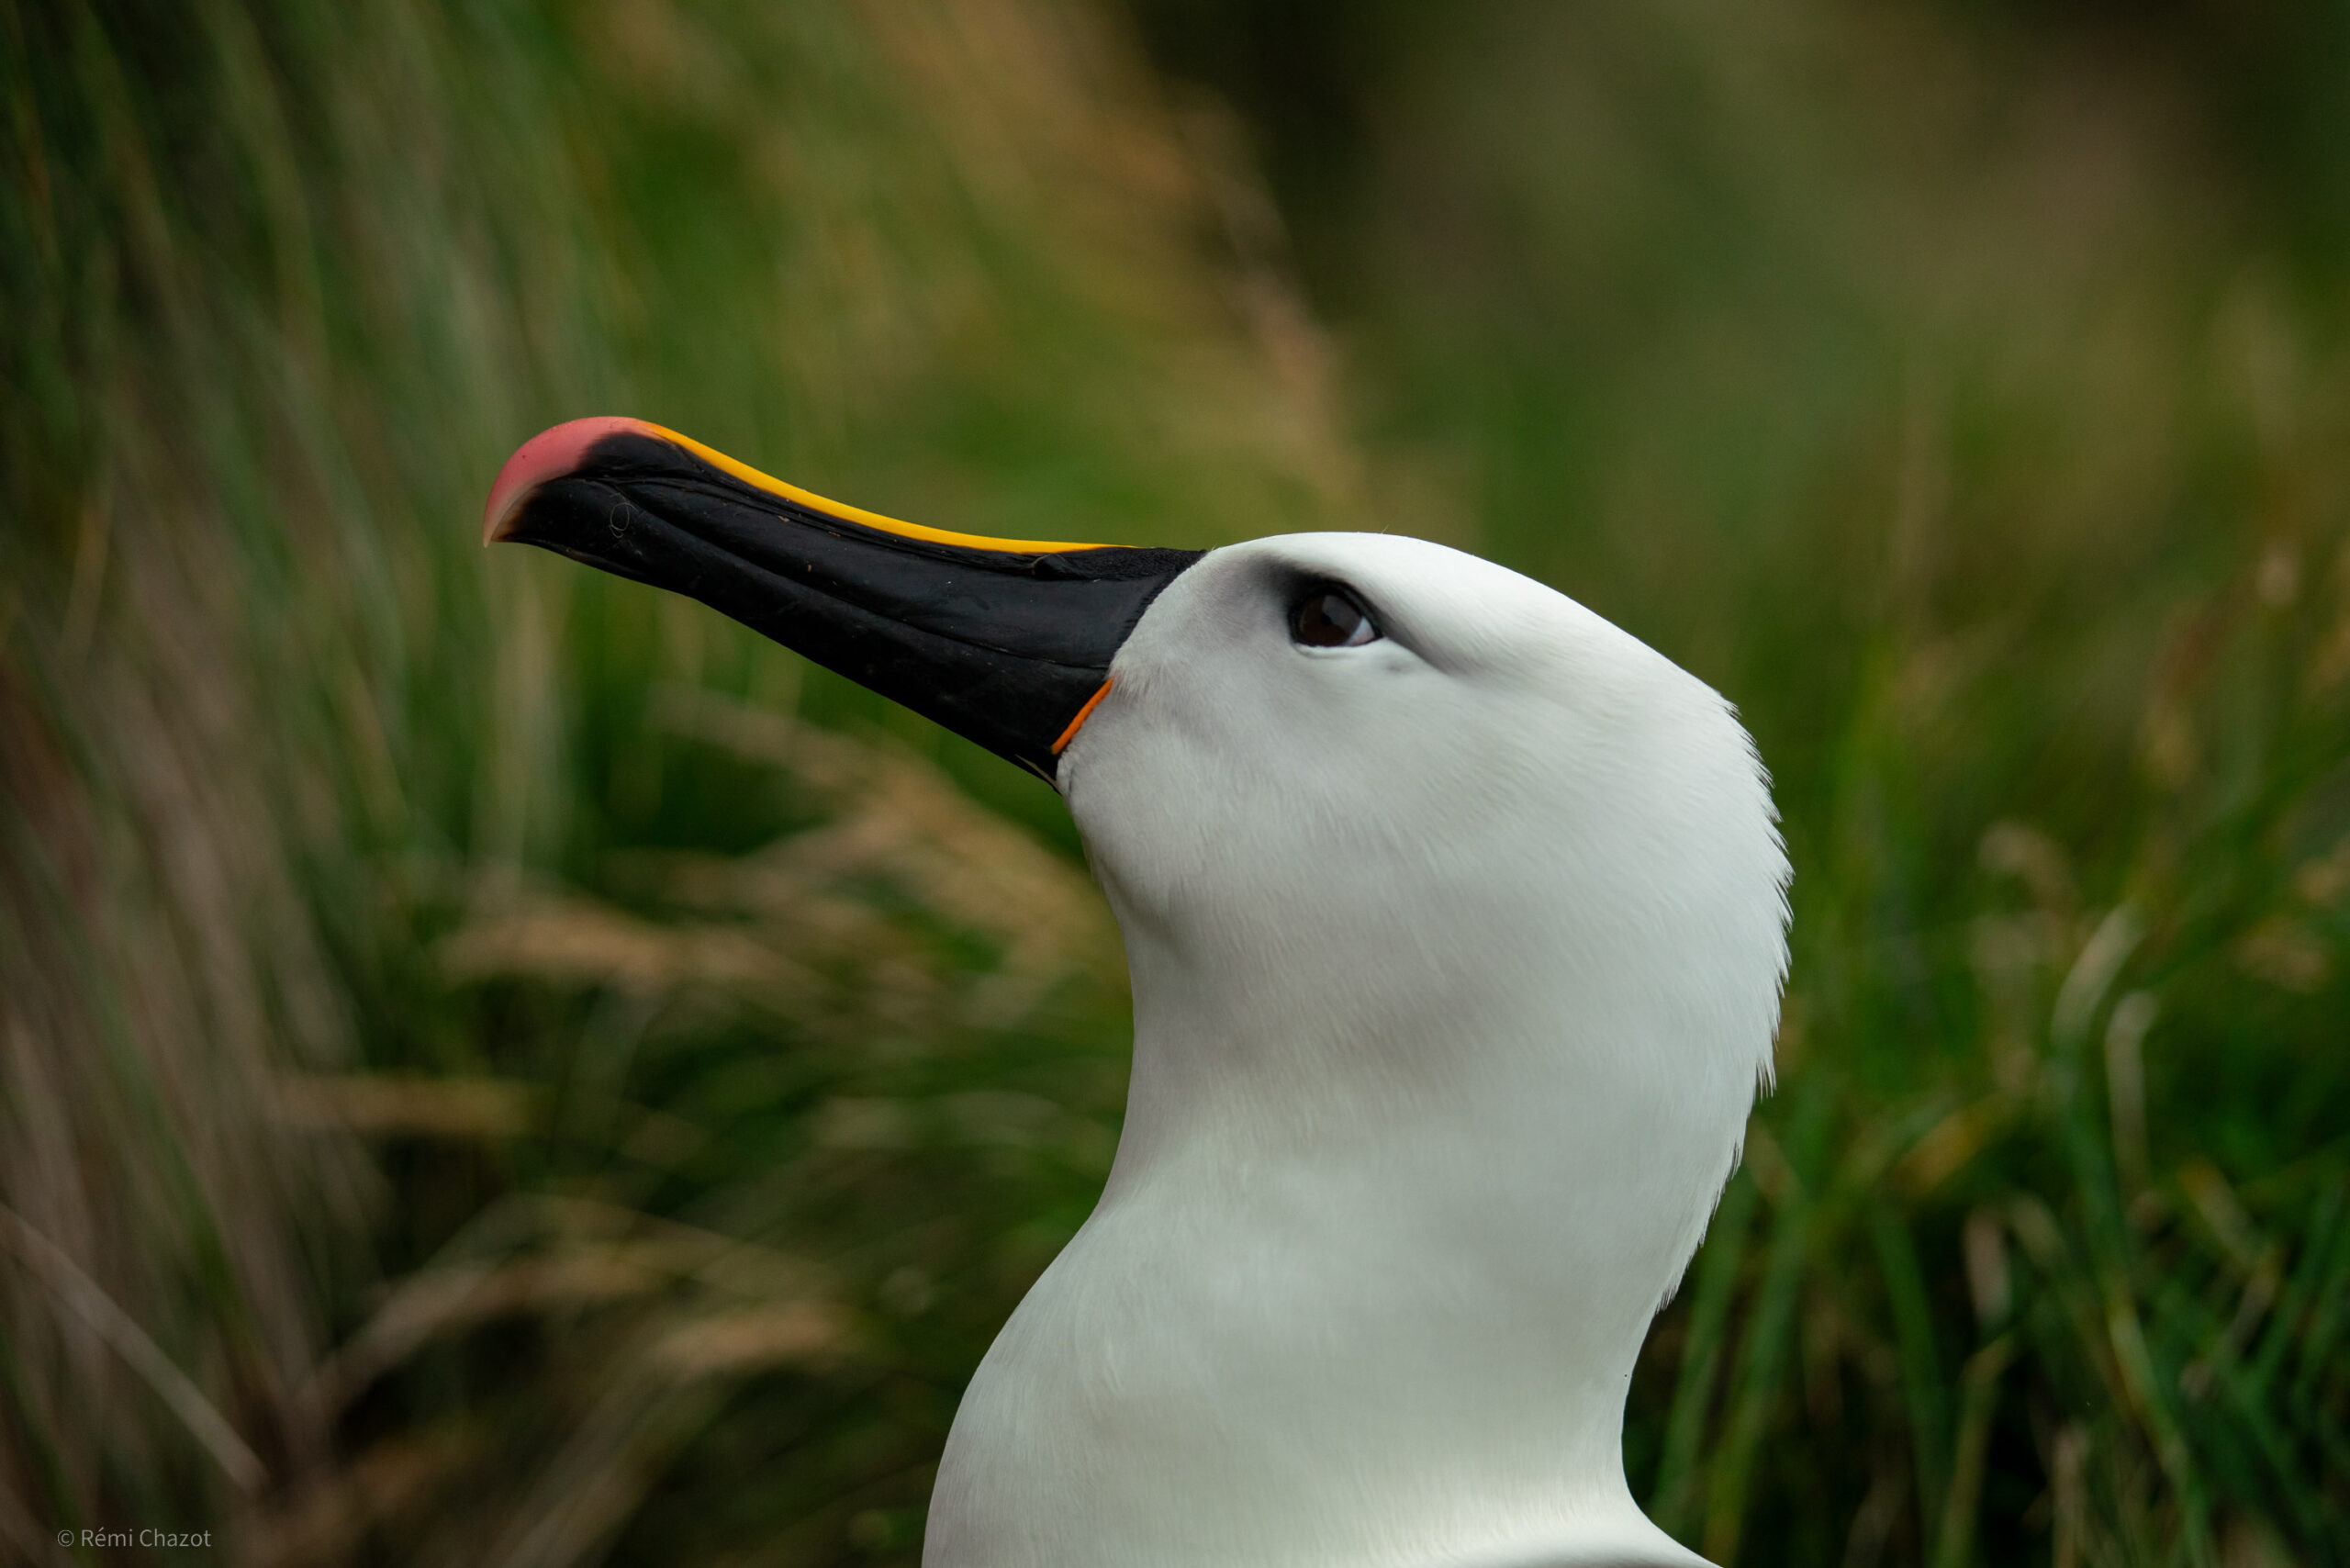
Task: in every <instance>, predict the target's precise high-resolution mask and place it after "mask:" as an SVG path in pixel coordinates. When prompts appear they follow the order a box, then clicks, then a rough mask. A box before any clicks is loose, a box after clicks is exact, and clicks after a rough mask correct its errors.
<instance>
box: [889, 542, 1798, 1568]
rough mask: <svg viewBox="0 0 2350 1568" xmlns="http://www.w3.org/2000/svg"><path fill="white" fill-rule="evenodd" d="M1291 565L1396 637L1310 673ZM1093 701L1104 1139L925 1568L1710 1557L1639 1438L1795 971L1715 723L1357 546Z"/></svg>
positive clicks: (1184, 606) (1396, 1567) (1538, 630)
mask: <svg viewBox="0 0 2350 1568" xmlns="http://www.w3.org/2000/svg"><path fill="white" fill-rule="evenodd" d="M1315 578H1330V579H1335V580H1337V581H1339V582H1343V583H1346V584H1348V585H1350V586H1351V587H1352V588H1353V589H1354V590H1355V591H1356V592H1357V593H1358V594H1359V595H1360V598H1361V599H1363V601H1364V602H1365V603H1367V604H1368V605H1370V606H1371V607H1372V609H1373V610H1374V612H1375V614H1376V615H1377V617H1378V620H1379V622H1380V624H1381V625H1382V628H1383V630H1384V632H1385V633H1386V635H1385V637H1384V639H1383V640H1381V641H1377V642H1373V643H1371V644H1367V645H1365V646H1362V647H1357V648H1339V649H1311V648H1301V647H1299V646H1297V645H1295V644H1293V643H1292V641H1291V638H1290V635H1289V632H1288V627H1287V616H1286V611H1287V609H1288V605H1289V603H1290V601H1291V600H1292V598H1293V597H1294V595H1295V594H1296V592H1297V591H1298V588H1299V587H1300V585H1301V584H1302V583H1303V582H1304V581H1306V580H1309V579H1315ZM1112 674H1113V679H1114V683H1115V684H1114V686H1113V689H1112V690H1111V692H1110V695H1109V697H1108V698H1107V699H1106V700H1104V701H1103V702H1102V705H1101V707H1100V709H1099V710H1098V711H1096V712H1095V713H1094V714H1093V716H1092V718H1091V720H1090V722H1088V723H1087V724H1086V725H1085V727H1084V728H1083V729H1082V730H1081V731H1080V733H1079V734H1078V736H1077V738H1076V740H1075V742H1074V743H1073V744H1072V745H1070V747H1069V751H1068V753H1067V754H1066V755H1065V756H1064V757H1063V759H1062V763H1061V783H1062V787H1063V789H1064V790H1065V791H1066V793H1067V795H1068V798H1069V806H1070V809H1071V810H1072V812H1074V813H1075V815H1076V818H1077V822H1078V825H1079V827H1080V829H1081V830H1082V832H1083V834H1084V836H1085V842H1086V845H1087V846H1088V849H1089V852H1090V853H1091V857H1092V861H1093V865H1094V869H1095V872H1096V874H1097V875H1098V876H1099V877H1100V879H1101V880H1102V886H1103V888H1104V890H1106V891H1107V893H1108V896H1109V900H1110V903H1111V906H1112V908H1113V910H1114V911H1115V913H1116V914H1117V918H1118V922H1119V924H1120V926H1121V928H1122V930H1123V932H1124V934H1125V943H1126V952H1127V958H1128V962H1129V965H1130V967H1131V969H1132V972H1133V979H1134V995H1135V1061H1134V1080H1133V1087H1132V1090H1131V1093H1130V1101H1129V1105H1128V1109H1127V1116H1126V1124H1125V1135H1124V1137H1123V1139H1122V1141H1121V1143H1120V1146H1119V1149H1118V1156H1117V1161H1116V1164H1115V1167H1114V1169H1113V1172H1112V1174H1111V1177H1110V1181H1109V1184H1108V1187H1107V1190H1106V1191H1105V1192H1104V1193H1103V1194H1102V1201H1101V1204H1100V1206H1099V1207H1098V1208H1097V1209H1096V1210H1095V1212H1094V1214H1093V1215H1092V1217H1091V1219H1090V1220H1089V1221H1088V1222H1087V1223H1086V1225H1085V1226H1084V1228H1083V1229H1082V1230H1080V1232H1079V1234H1078V1236H1077V1237H1076V1238H1075V1239H1074V1240H1073V1241H1071V1243H1070V1244H1069V1248H1068V1249H1067V1250H1066V1251H1064V1252H1063V1253H1062V1255H1061V1256H1060V1258H1059V1259H1058V1260H1056V1261H1055V1262H1054V1264H1053V1265H1052V1267H1051V1268H1050V1269H1049V1270H1048V1271H1046V1273H1045V1275H1044V1277H1043V1278H1042V1279H1040V1280H1039V1281H1038V1282H1037V1283H1036V1286H1035V1289H1034V1290H1033V1291H1032V1292H1031V1293H1030V1294H1029V1295H1028V1297H1027V1299H1026V1300H1025V1301H1024V1302H1023V1303H1022V1304H1021V1305H1020V1307H1019V1309H1018V1310H1017V1311H1016V1312H1015V1313H1014V1314H1013V1317H1012V1320H1011V1322H1010V1323H1009V1324H1008V1325H1007V1326H1006V1327H1005V1328H1004V1331H1003V1333H1002V1337H1001V1338H998V1340H997V1341H996V1343H995V1345H994V1347H993V1349H991V1350H990V1351H989V1353H988V1356H987V1359H986V1361H985V1362H984V1363H983V1364H982V1365H981V1367H980V1369H979V1373H978V1375H977V1376H976V1377H975V1378H974V1379H973V1381H972V1383H971V1386H970V1389H969V1392H968V1394H966V1396H965V1399H964V1402H963V1406H962V1408H961V1411H960V1412H959V1414H958V1415H957V1418H956V1423H955V1428H954V1432H953V1435H952V1437H951V1438H950V1439H949V1440H948V1444H947V1449H946V1458H945V1460H944V1462H943V1464H942V1466H941V1469H940V1473H939V1479H938V1485H937V1489H936V1494H935V1495H934V1499H933V1503H932V1507H931V1514H930V1525H929V1536H928V1545H927V1547H926V1550H925V1552H924V1557H923V1561H924V1562H925V1563H926V1564H928V1565H929V1568H1012V1565H1014V1564H1017V1565H1021V1568H1043V1565H1062V1564H1067V1565H1070V1568H1078V1565H1116V1568H1125V1565H1135V1568H1143V1565H1154V1568H1156V1565H1164V1568H1177V1565H1182V1568H1203V1565H1207V1564H1215V1565H1219V1568H1254V1565H1259V1564H1262V1565H1267V1568H1270V1565H1274V1564H1282V1565H1297V1568H1329V1565H1336V1564H1348V1565H1355V1564H1362V1565H1373V1564H1377V1565H1393V1568H1432V1565H1436V1564H1446V1565H1461V1568H1469V1565H1490V1568H1502V1565H1512V1568H1534V1565H1537V1564H1554V1563H1555V1564H1565V1563H1572V1562H1621V1563H1691V1562H1698V1561H1699V1559H1697V1558H1696V1557H1695V1556H1694V1555H1693V1554H1691V1553H1689V1552H1688V1551H1686V1550H1685V1549H1684V1548H1682V1547H1680V1546H1678V1545H1677V1544H1675V1543H1674V1542H1673V1541H1672V1540H1670V1539H1669V1538H1668V1537H1666V1536H1665V1535H1664V1534H1663V1533H1662V1531H1660V1530H1658V1529H1656V1528H1655V1527H1654V1526H1653V1525H1651V1523H1650V1522H1649V1520H1648V1519H1647V1518H1645V1517H1644V1516H1643V1515H1642V1514H1641V1513H1640V1511H1639V1507H1638V1506H1636V1505H1635V1504H1634V1502H1633V1500H1632V1497H1631V1494H1630V1492H1629V1490H1628V1487H1627V1485H1626V1483H1625V1478H1624V1469H1623V1461H1622V1452H1621V1439H1622V1423H1623V1408H1624V1399H1625V1394H1626V1391H1627V1389H1628V1385H1629V1383H1630V1380H1631V1373H1632V1364H1633V1361H1634V1358H1635V1357H1636V1356H1637V1354H1638V1353H1639V1346H1640V1342H1641V1339H1642V1338H1643V1337H1644V1335H1645V1334H1646V1332H1647V1328H1648V1325H1649V1322H1650V1320H1651V1316H1653V1314H1654V1313H1655V1311H1656V1310H1657V1307H1658V1305H1659V1304H1660V1303H1661V1302H1662V1300H1664V1299H1665V1298H1666V1297H1667V1295H1668V1294H1670V1292H1671V1290H1672V1288H1673V1285H1674V1284H1675V1282H1677V1281H1678V1280H1679V1278H1680V1275H1681V1272H1682V1271H1683V1269H1684V1267H1685V1266H1686V1264H1687V1262H1688V1260H1689V1256H1690V1254H1691V1252H1692V1251H1693V1250H1694V1249H1695V1247H1696V1244H1697V1241H1698V1238H1699V1237H1700V1236H1701V1234H1702V1233H1703V1230H1704V1227H1705V1223H1706V1219H1707V1215H1708V1214H1709V1213H1710V1212H1711V1209H1712V1205H1713V1204H1714V1202H1715V1199H1716V1198H1717V1196H1718V1194H1719V1193H1720V1190H1721V1187H1722V1183H1723V1182H1724V1181H1725V1180H1726V1179H1727V1178H1728V1176H1729V1172H1730V1171H1731V1170H1732V1169H1733V1168H1734V1166H1735V1164H1736V1161H1737V1159H1738V1151H1739V1148H1740V1138H1741V1137H1742V1134H1743V1130H1744V1126H1745V1121H1746V1116H1747V1114H1748V1112H1749V1110H1750V1108H1751V1104H1752V1101H1753V1097H1754V1094H1755V1092H1756V1087H1757V1084H1758V1082H1759V1081H1765V1080H1767V1077H1768V1074H1769V1072H1770V1061H1771V1040H1772V1036H1773V1032H1774V1025H1775V1020H1776V1015H1777V1012H1778V1001H1779V990H1780V983H1781V979H1782V976H1783V974H1784V970H1785V955H1786V948H1785V923H1786V902H1785V889H1786V882H1787V866H1786V859H1785V854H1784V853H1783V851H1782V848H1781V846H1780V842H1779V836H1778V833H1777V830H1776V827H1775V825H1774V814H1773V812H1772V807H1771V801H1770V795H1769V789H1768V784H1767V781H1766V779H1765V778H1764V777H1763V775H1762V768H1761V766H1760V764H1759V763H1758V761H1757V760H1756V757H1755V755H1754V751H1753V748H1752V746H1751V744H1750V743H1749V741H1748V739H1747V737H1746V734H1745V733H1744V732H1743V731H1742V730H1741V729H1740V726H1739V724H1738V722H1737V720H1736V717H1735V715H1734V714H1733V713H1732V711H1730V709H1729V705H1728V704H1727V703H1726V702H1724V701H1723V700H1722V699H1721V698H1720V697H1718V695H1716V694H1715V693H1714V692H1713V691H1711V690H1710V689H1707V687H1706V686H1705V685H1704V684H1703V683H1701V682H1699V681H1698V680H1696V679H1695V678H1693V677H1691V676H1689V675H1687V674H1685V673H1684V672H1683V671H1682V670H1681V669H1679V668H1677V667H1676V666H1673V664H1672V663H1671V662H1670V661H1668V660H1666V659H1665V658H1663V657H1662V656H1661V655H1658V654H1656V653H1654V652H1653V651H1651V649H1649V648H1648V647H1646V646H1644V645H1643V644H1640V643H1639V642H1638V641H1637V640H1635V639H1634V638H1632V637H1630V636H1628V635H1627V634H1626V633H1623V632H1621V631H1618V630H1617V628H1616V627H1614V626H1612V625H1610V624H1608V623H1607V622H1606V621H1604V620H1602V619H1600V618H1599V617H1598V616H1596V615H1594V614H1593V613H1591V612H1590V611H1589V610H1585V609H1583V607H1582V606H1580V605H1578V604H1576V603H1574V602H1573V601H1572V600H1570V599H1565V598H1563V597H1562V596H1561V595H1559V594H1557V593H1554V592H1552V591H1551V590H1550V589H1549V588H1544V587H1542V586H1541V585H1539V584H1538V583H1535V582H1533V581H1531V580H1529V579H1527V578H1526V577H1519V576H1518V575H1516V574H1515V573H1512V572H1509V571H1506V570H1505V569H1504V568H1502V567H1499V566H1494V565H1492V564H1490V563H1488V562H1484V561H1481V560H1478V559H1476V558H1475V557H1473V556H1470V555H1465V554H1460V553H1459V552H1457V551H1452V550H1448V549H1445V548H1443V547H1442V546H1439V545H1435V544H1429V543H1422V542H1419V541H1416V540H1409V539H1401V538H1395V537H1392V536H1389V535H1382V534H1346V533H1327V534H1303V535H1294V536H1289V537H1283V538H1276V539H1264V540H1259V541H1256V542H1254V543H1248V544H1242V545H1236V546H1233V547H1231V548H1228V549H1224V550H1218V551H1215V552H1213V553H1212V554H1209V555H1208V556H1207V557H1206V558H1205V559H1203V561H1202V562H1200V563H1199V564H1198V565H1197V566H1193V567H1192V569H1191V570H1190V571H1188V572H1186V573H1185V574H1184V575H1183V576H1181V577H1179V578H1177V579H1176V580H1175V582H1174V583H1173V584H1172V585H1171V586H1170V587H1169V588H1168V589H1167V591H1166V592H1165V593H1164V594H1163V595H1162V596H1161V597H1160V598H1159V599H1158V601H1157V602H1156V603H1155V604H1154V605H1153V606H1152V607H1151V609H1150V610H1149V611H1148V612H1147V614H1146V615H1145V616H1144V617H1143V619H1142V621H1141V622H1140V624H1139V625H1138V626H1137V627H1136V630H1135V632H1134V633H1133V635H1132V636H1131V637H1130V638H1129V639H1128V641H1127V643H1126V644H1125V647H1124V648H1123V649H1122V650H1121V651H1120V653H1119V655H1118V657H1117V661H1116V663H1115V665H1114V666H1113V671H1112Z"/></svg>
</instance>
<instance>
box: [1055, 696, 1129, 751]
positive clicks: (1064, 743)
mask: <svg viewBox="0 0 2350 1568" xmlns="http://www.w3.org/2000/svg"><path fill="white" fill-rule="evenodd" d="M1116 684H1117V682H1116V681H1115V680H1105V681H1103V682H1102V689H1100V690H1099V691H1096V692H1095V693H1094V694H1093V695H1092V696H1091V697H1089V698H1087V699H1086V700H1085V706H1084V707H1082V708H1080V709H1079V710H1078V711H1077V717H1076V718H1074V719H1071V720H1070V721H1069V728H1068V729H1066V730H1063V731H1062V732H1061V738H1060V739H1058V740H1057V741H1055V742H1054V743H1053V755H1054V756H1060V754H1061V753H1062V752H1064V751H1066V750H1068V749H1069V742H1071V741H1073V740H1075V739H1077V732H1078V731H1080V730H1081V729H1083V728H1084V727H1085V721H1086V720H1088V719H1091V717H1093V710H1094V709H1096V708H1099V707H1100V706H1101V705H1102V699H1103V698H1104V697H1107V696H1109V695H1110V688H1112V687H1113V686H1115V685H1116Z"/></svg>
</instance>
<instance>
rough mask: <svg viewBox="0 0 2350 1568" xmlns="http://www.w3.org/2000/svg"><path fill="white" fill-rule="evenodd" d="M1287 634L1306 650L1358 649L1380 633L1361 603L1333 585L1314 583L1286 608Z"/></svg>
mask: <svg viewBox="0 0 2350 1568" xmlns="http://www.w3.org/2000/svg"><path fill="white" fill-rule="evenodd" d="M1289 634H1290V635H1291V636H1292V638H1294V639H1295V640H1296V641H1297V642H1299V643H1301V644H1304V646H1306V647H1309V648H1359V647H1360V646H1362V644H1365V643H1369V642H1372V641H1375V640H1376V639H1377V638H1378V636H1379V634H1380V633H1379V623H1378V622H1375V621H1373V620H1372V619H1371V611H1370V610H1365V609H1364V608H1363V607H1362V601H1361V600H1360V599H1357V598H1355V596H1354V595H1353V594H1351V593H1348V591H1347V590H1346V589H1345V588H1340V587H1338V586H1337V584H1336V583H1315V585H1314V586H1313V587H1311V588H1307V589H1306V590H1305V591H1304V593H1303V594H1301V595H1299V596H1298V600H1297V602H1296V603H1295V604H1294V605H1292V606H1291V607H1290V612H1289Z"/></svg>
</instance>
